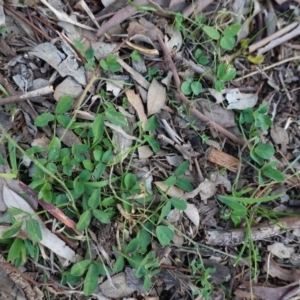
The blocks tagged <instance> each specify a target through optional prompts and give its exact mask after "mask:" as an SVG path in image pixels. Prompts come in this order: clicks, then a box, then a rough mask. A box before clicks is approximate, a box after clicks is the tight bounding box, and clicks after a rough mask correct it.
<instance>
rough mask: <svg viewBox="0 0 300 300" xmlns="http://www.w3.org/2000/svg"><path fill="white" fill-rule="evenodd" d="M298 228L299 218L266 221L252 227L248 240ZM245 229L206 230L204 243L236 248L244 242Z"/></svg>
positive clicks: (299, 225)
mask: <svg viewBox="0 0 300 300" xmlns="http://www.w3.org/2000/svg"><path fill="white" fill-rule="evenodd" d="M297 228H300V218H299V217H286V218H281V219H279V220H275V221H273V222H271V221H267V222H263V223H261V224H259V225H256V226H253V227H252V228H251V232H250V238H251V239H252V240H253V241H258V240H264V239H267V238H270V237H272V236H277V235H280V234H282V233H283V232H285V231H287V230H294V229H297ZM246 231H247V228H237V229H231V230H207V231H206V236H205V239H206V243H207V244H208V245H218V246H237V245H240V244H242V243H243V242H244V241H245V237H246Z"/></svg>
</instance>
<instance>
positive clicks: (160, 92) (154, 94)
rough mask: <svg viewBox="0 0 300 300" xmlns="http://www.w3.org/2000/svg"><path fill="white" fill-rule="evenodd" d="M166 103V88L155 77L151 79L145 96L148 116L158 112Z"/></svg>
mask: <svg viewBox="0 0 300 300" xmlns="http://www.w3.org/2000/svg"><path fill="white" fill-rule="evenodd" d="M165 103H166V88H165V87H164V86H162V85H161V84H160V83H159V82H158V81H157V80H156V79H155V78H154V79H153V80H152V82H151V84H150V87H149V90H148V96H147V110H148V116H150V115H153V114H156V113H158V112H160V110H161V109H162V108H163V107H164V106H165Z"/></svg>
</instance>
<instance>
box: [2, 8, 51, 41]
mask: <svg viewBox="0 0 300 300" xmlns="http://www.w3.org/2000/svg"><path fill="white" fill-rule="evenodd" d="M4 8H5V9H7V10H9V11H10V12H12V13H13V14H14V15H16V16H17V17H18V18H20V19H21V20H22V21H23V22H25V23H27V24H28V25H29V26H30V27H32V29H34V30H36V31H37V32H39V33H40V34H41V35H42V36H43V37H44V38H45V39H47V40H48V41H51V40H52V38H51V37H50V36H49V35H48V34H46V33H45V32H44V31H43V30H41V29H40V28H38V27H37V26H35V25H34V24H33V23H31V22H30V21H29V20H27V19H26V18H25V17H23V16H22V15H21V14H20V13H18V12H17V11H16V10H14V9H13V8H12V7H10V6H9V5H7V4H4Z"/></svg>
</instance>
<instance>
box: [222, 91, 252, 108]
mask: <svg viewBox="0 0 300 300" xmlns="http://www.w3.org/2000/svg"><path fill="white" fill-rule="evenodd" d="M226 100H227V101H228V103H229V105H228V106H227V109H239V110H244V109H246V108H250V107H254V106H255V105H256V103H257V100H258V95H257V94H245V93H241V92H240V91H239V89H229V90H227V94H226Z"/></svg>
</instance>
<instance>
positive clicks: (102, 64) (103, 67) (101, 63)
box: [99, 59, 108, 71]
mask: <svg viewBox="0 0 300 300" xmlns="http://www.w3.org/2000/svg"><path fill="white" fill-rule="evenodd" d="M99 65H100V67H101V68H102V69H103V70H105V71H108V65H107V63H106V61H105V60H104V59H101V60H100V62H99Z"/></svg>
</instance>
